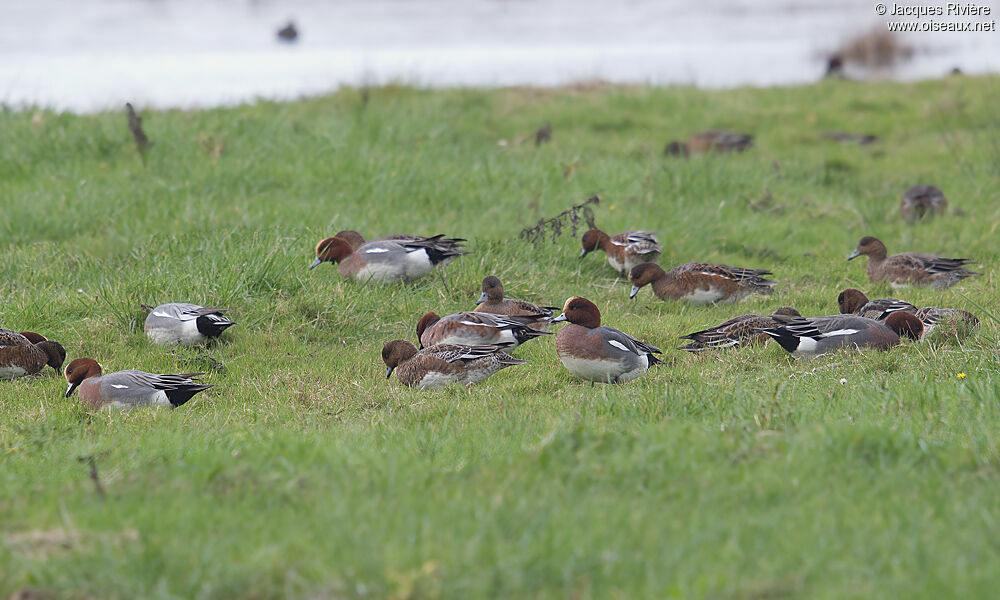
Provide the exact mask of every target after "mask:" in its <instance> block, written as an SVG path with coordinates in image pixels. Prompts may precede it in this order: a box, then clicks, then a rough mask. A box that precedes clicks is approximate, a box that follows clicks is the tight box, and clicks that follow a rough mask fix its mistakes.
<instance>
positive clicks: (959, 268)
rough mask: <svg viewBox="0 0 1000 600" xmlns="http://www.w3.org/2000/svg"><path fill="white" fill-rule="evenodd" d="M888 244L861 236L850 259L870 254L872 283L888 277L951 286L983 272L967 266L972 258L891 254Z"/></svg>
mask: <svg viewBox="0 0 1000 600" xmlns="http://www.w3.org/2000/svg"><path fill="white" fill-rule="evenodd" d="M887 254H888V252H887V251H886V249H885V244H883V243H882V241H881V240H879V239H878V238H874V237H872V236H870V235H868V236H865V237H863V238H861V240H860V241H859V242H858V247H857V248H856V249H855V250H854V253H852V254H851V255H850V256H849V257H847V260H853V259H855V258H857V257H859V256H861V255H865V256H867V257H868V280H869V281H871V282H872V283H878V282H880V281H888V282H889V283H890V284H891V285H892V287H894V288H898V287H906V286H907V285H908V284H911V283H912V284H916V285H928V286H930V287H932V288H946V287H951V286H953V285H955V284H956V283H958V282H959V281H961V280H962V279H965V278H966V277H971V276H973V275H982V273H977V272H976V271H970V270H968V269H966V268H965V267H964V265H967V264H969V263H971V262H973V261H972V260H970V259H968V258H942V257H940V256H935V255H933V254H921V253H918V252H903V253H901V254H893V255H892V256H887Z"/></svg>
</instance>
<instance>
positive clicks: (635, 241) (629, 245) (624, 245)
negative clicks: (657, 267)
mask: <svg viewBox="0 0 1000 600" xmlns="http://www.w3.org/2000/svg"><path fill="white" fill-rule="evenodd" d="M580 241H581V243H582V244H583V250H582V251H581V252H580V258H583V257H584V256H587V255H588V254H590V253H591V252H593V251H594V250H603V251H604V253H605V254H607V255H608V264H609V265H611V268H613V269H614V270H615V271H618V272H619V273H620V274H622V275H627V274H628V272H629V271H631V270H632V267H634V266H636V265H638V264H641V263H645V262H651V263H655V262H657V261H658V260H660V254H661V252H662V250H661V248H660V242H658V241H657V240H656V236H655V235H653V234H652V233H651V232H649V231H625V232H623V233H619V234H616V235H613V236H610V235H608V234H606V233H604V232H603V231H601V230H600V229H590V230H588V231H587V232H586V233H584V234H583V238H581V240H580Z"/></svg>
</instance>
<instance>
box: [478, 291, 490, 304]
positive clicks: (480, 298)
mask: <svg viewBox="0 0 1000 600" xmlns="http://www.w3.org/2000/svg"><path fill="white" fill-rule="evenodd" d="M487 300H489V298H488V297H487V296H486V292H483V295H482V296H480V297H479V300H476V306H479V305H480V304H482V303H483V302H486V301H487Z"/></svg>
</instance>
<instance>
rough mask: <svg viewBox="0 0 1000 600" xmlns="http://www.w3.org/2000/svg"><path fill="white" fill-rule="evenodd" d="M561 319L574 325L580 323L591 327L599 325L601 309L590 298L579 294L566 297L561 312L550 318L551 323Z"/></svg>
mask: <svg viewBox="0 0 1000 600" xmlns="http://www.w3.org/2000/svg"><path fill="white" fill-rule="evenodd" d="M561 321H569V322H570V323H573V324H574V325H582V326H583V327H586V328H587V329H593V328H595V327H600V326H601V311H600V310H599V309H598V308H597V305H596V304H594V303H593V302H591V301H590V300H587V299H586V298H581V297H580V296H573V297H572V298H568V299H567V300H566V303H565V304H563V310H562V314H560V315H559V316H558V317H556V318H554V319H552V322H553V323H559V322H561Z"/></svg>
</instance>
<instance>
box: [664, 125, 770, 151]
mask: <svg viewBox="0 0 1000 600" xmlns="http://www.w3.org/2000/svg"><path fill="white" fill-rule="evenodd" d="M752 147H753V136H752V135H749V134H746V133H737V132H735V131H704V132H702V133H696V134H694V135H693V136H691V138H690V139H689V140H688V141H686V142H682V141H680V140H674V141H672V142H670V143H669V144H667V146H666V148H664V152H665V153H666V154H669V155H671V156H690V155H691V154H693V153H703V152H712V151H714V152H743V151H744V150H746V149H747V148H752Z"/></svg>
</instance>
